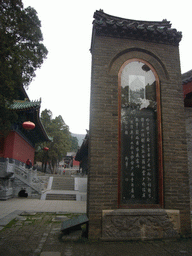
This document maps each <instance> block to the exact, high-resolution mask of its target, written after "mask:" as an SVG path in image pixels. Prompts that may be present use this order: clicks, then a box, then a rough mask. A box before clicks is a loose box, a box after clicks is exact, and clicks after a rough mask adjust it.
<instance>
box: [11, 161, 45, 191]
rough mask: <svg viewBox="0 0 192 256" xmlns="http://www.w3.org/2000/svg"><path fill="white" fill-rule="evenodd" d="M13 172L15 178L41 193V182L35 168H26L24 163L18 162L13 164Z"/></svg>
mask: <svg viewBox="0 0 192 256" xmlns="http://www.w3.org/2000/svg"><path fill="white" fill-rule="evenodd" d="M14 174H15V177H16V178H18V179H20V180H21V181H22V182H24V183H26V184H27V185H28V186H30V187H32V188H33V189H35V190H36V191H37V192H38V193H40V194H41V191H42V190H43V184H42V183H41V181H40V179H39V178H38V177H37V170H33V169H32V168H31V169H26V168H25V164H22V163H20V164H19V165H15V171H14Z"/></svg>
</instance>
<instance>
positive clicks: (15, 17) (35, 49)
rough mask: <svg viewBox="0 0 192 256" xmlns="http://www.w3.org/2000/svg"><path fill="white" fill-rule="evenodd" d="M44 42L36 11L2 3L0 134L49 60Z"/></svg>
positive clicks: (7, 0) (13, 1)
mask: <svg viewBox="0 0 192 256" xmlns="http://www.w3.org/2000/svg"><path fill="white" fill-rule="evenodd" d="M42 40H43V36H42V33H41V22H40V20H39V18H38V16H37V13H36V11H35V9H33V8H31V7H28V8H26V9H24V8H23V3H22V1H21V0H0V92H1V93H0V130H2V129H3V128H4V129H5V126H6V127H7V126H9V125H10V123H11V122H10V120H11V121H12V118H13V117H12V114H10V110H9V106H10V104H11V103H12V102H13V100H14V99H17V97H18V92H19V90H20V89H21V87H22V86H26V87H27V86H28V85H29V84H30V82H31V81H32V79H33V78H34V77H35V71H36V69H37V68H39V67H40V66H41V64H42V63H43V60H44V59H45V58H46V56H47V53H48V51H47V49H46V47H45V46H44V45H43V44H42V43H41V41H42ZM5 112H6V113H8V114H6V115H5V114H4V113H5Z"/></svg>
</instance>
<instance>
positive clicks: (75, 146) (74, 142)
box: [70, 136, 79, 152]
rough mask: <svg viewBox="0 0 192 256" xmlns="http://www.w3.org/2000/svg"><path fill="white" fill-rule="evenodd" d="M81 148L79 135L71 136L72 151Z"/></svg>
mask: <svg viewBox="0 0 192 256" xmlns="http://www.w3.org/2000/svg"><path fill="white" fill-rule="evenodd" d="M78 148H79V145H78V139H77V137H74V136H71V148H70V151H72V152H77V150H78Z"/></svg>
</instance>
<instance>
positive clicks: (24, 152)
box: [4, 131, 35, 164]
mask: <svg viewBox="0 0 192 256" xmlns="http://www.w3.org/2000/svg"><path fill="white" fill-rule="evenodd" d="M34 155H35V149H34V148H33V147H32V146H31V145H30V144H29V143H28V142H27V141H25V140H24V139H23V138H22V137H21V136H20V135H19V134H18V133H17V132H14V131H11V132H10V133H9V135H8V136H7V138H6V139H5V145H4V158H7V157H8V158H13V159H16V160H19V161H21V162H24V163H25V162H26V161H27V159H28V158H29V159H30V160H31V162H32V164H33V163H34Z"/></svg>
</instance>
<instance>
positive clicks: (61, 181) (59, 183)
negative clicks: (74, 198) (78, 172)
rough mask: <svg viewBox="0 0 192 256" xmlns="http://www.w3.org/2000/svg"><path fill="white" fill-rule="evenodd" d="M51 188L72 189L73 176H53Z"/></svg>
mask: <svg viewBox="0 0 192 256" xmlns="http://www.w3.org/2000/svg"><path fill="white" fill-rule="evenodd" d="M52 189H53V190H74V179H73V178H63V177H62V178H61V177H54V178H53V183H52Z"/></svg>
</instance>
